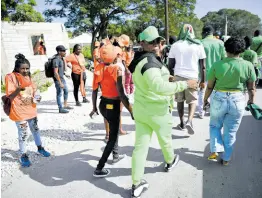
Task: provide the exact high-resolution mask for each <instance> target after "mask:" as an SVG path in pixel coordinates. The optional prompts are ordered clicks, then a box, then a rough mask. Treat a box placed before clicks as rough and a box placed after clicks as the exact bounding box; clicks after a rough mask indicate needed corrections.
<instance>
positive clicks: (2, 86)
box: [1, 84, 6, 93]
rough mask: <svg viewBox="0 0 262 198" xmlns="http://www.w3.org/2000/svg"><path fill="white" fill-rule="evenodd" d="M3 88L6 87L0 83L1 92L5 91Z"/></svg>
mask: <svg viewBox="0 0 262 198" xmlns="http://www.w3.org/2000/svg"><path fill="white" fill-rule="evenodd" d="M5 88H6V86H5V85H4V84H1V92H2V93H5Z"/></svg>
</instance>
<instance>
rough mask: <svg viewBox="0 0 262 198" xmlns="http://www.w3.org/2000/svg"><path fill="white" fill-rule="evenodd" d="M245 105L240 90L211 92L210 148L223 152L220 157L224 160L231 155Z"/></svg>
mask: <svg viewBox="0 0 262 198" xmlns="http://www.w3.org/2000/svg"><path fill="white" fill-rule="evenodd" d="M245 105H246V102H245V96H244V94H243V93H242V92H234V93H233V92H231V93H230V92H219V91H214V92H213V93H212V96H211V105H210V124H209V127H210V128H209V132H210V150H211V152H224V153H223V155H222V159H223V160H225V161H229V160H230V157H231V155H232V152H233V146H234V143H235V141H236V134H237V130H238V128H239V125H240V123H241V120H242V117H243V115H244V111H245ZM222 127H223V135H222V133H221V129H222ZM222 136H223V137H222Z"/></svg>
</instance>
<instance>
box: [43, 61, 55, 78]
mask: <svg viewBox="0 0 262 198" xmlns="http://www.w3.org/2000/svg"><path fill="white" fill-rule="evenodd" d="M54 59H55V56H53V57H52V58H48V61H47V62H46V63H45V76H46V77H47V78H53V77H54V68H53V60H54Z"/></svg>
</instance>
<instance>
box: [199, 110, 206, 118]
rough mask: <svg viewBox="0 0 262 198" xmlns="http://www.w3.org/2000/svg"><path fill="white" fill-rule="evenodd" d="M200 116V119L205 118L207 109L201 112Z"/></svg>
mask: <svg viewBox="0 0 262 198" xmlns="http://www.w3.org/2000/svg"><path fill="white" fill-rule="evenodd" d="M198 117H199V118H200V119H204V117H205V111H203V112H199V114H198Z"/></svg>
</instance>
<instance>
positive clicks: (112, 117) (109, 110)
mask: <svg viewBox="0 0 262 198" xmlns="http://www.w3.org/2000/svg"><path fill="white" fill-rule="evenodd" d="M100 56H101V59H102V61H103V63H100V64H99V65H98V66H97V67H96V68H95V70H94V78H93V93H92V101H93V111H92V112H91V113H90V117H92V116H93V115H94V114H95V113H97V114H98V111H97V104H96V103H97V93H98V88H99V87H100V88H101V92H102V96H101V101H100V104H99V110H100V112H101V114H102V115H103V117H104V118H105V119H106V120H107V121H108V123H109V131H110V132H109V140H108V142H107V145H106V147H105V149H104V152H103V155H102V157H101V159H100V160H99V163H98V165H97V168H96V170H95V172H94V174H93V176H94V177H106V176H107V175H109V174H110V171H109V170H108V169H104V166H105V163H106V162H107V159H108V157H109V155H110V154H111V152H113V164H114V163H116V162H118V161H120V160H121V159H123V158H124V157H125V155H119V154H118V136H119V123H120V103H121V101H122V103H123V104H124V106H125V107H126V108H127V109H128V111H129V112H130V114H131V116H132V118H133V115H132V107H131V105H130V104H129V101H128V98H127V97H126V95H125V93H124V88H123V82H122V70H121V68H120V67H119V66H118V65H116V64H113V62H114V61H115V59H116V58H117V48H116V47H115V46H113V45H112V44H106V45H104V46H103V47H101V49H100Z"/></svg>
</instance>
